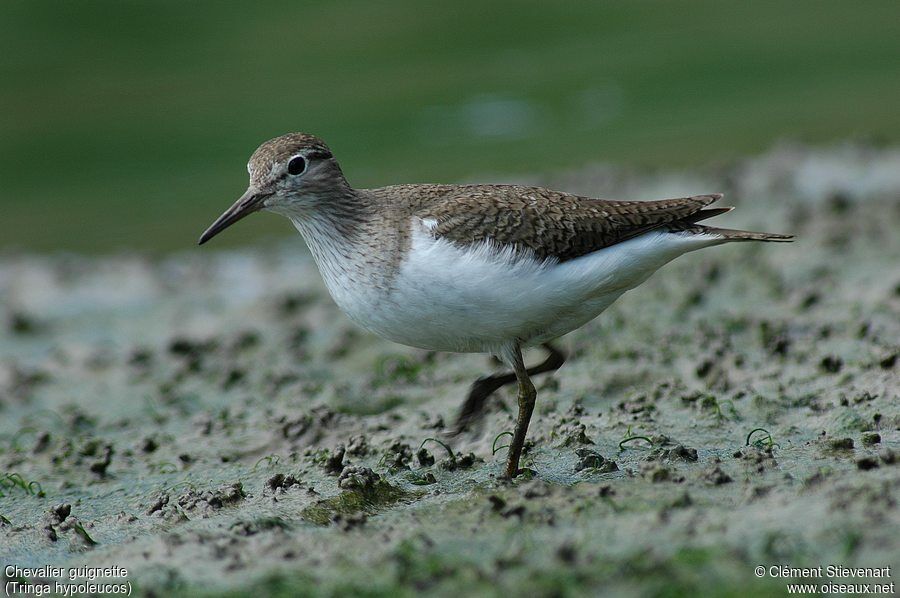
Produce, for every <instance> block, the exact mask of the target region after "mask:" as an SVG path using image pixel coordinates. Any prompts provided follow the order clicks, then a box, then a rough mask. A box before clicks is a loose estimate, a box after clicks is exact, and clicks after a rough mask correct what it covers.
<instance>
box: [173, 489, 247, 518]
mask: <svg viewBox="0 0 900 598" xmlns="http://www.w3.org/2000/svg"><path fill="white" fill-rule="evenodd" d="M246 496H247V494H246V493H245V492H244V487H243V485H242V484H241V483H240V482H234V483H232V484H225V485H222V486H220V487H219V488H217V489H215V490H206V491H203V492H198V491H197V490H193V489H191V490H188V491H187V492H185V493H184V494H182V495H181V496H180V497H178V506H180V507H181V508H182V509H184V510H185V511H201V512H209V511H217V510H219V509H222V508H224V507H228V506H233V505H236V504H237V503H239V502H241V501H242V500H244V498H246Z"/></svg>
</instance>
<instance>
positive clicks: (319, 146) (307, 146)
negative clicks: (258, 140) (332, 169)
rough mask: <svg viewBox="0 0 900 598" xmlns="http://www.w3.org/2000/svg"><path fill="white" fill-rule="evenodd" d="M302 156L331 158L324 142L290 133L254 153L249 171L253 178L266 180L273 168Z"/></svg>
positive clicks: (274, 139)
mask: <svg viewBox="0 0 900 598" xmlns="http://www.w3.org/2000/svg"><path fill="white" fill-rule="evenodd" d="M300 154H302V155H303V156H305V157H307V158H319V159H327V158H331V150H330V149H328V146H327V145H326V144H325V142H324V141H322V140H321V139H319V138H318V137H316V136H315V135H310V134H309V133H288V134H287V135H281V136H280V137H275V138H273V139H269V140H268V141H266V142H265V143H263V144H262V145H260V146H259V147H258V148H256V151H255V152H253V155H252V156H250V162H248V163H247V170H248V171H249V173H250V176H251V177H252V178H264V177H265V175H266V174H268V173H269V172H271V170H272V166H273V165H275V164H278V163H281V162H284V161H286V160H289V159H291V158H293V157H294V156H297V155H300Z"/></svg>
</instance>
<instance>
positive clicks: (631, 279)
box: [329, 222, 720, 353]
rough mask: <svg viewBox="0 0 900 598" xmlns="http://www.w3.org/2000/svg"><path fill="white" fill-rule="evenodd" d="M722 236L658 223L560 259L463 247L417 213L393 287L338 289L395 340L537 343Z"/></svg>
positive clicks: (355, 313) (368, 322) (467, 346)
mask: <svg viewBox="0 0 900 598" xmlns="http://www.w3.org/2000/svg"><path fill="white" fill-rule="evenodd" d="M719 240H720V239H719V238H718V237H714V236H698V235H687V234H679V233H669V232H650V233H646V234H644V235H641V236H639V237H636V238H634V239H630V240H628V241H625V242H622V243H618V244H616V245H613V246H611V247H608V248H606V249H601V250H599V251H596V252H594V253H590V254H588V255H585V256H582V257H579V258H576V259H574V260H570V261H567V262H563V263H557V262H555V261H544V262H541V261H538V260H534V259H529V258H525V259H522V258H519V259H516V258H515V257H514V255H513V253H512V252H510V251H505V250H499V251H498V250H497V249H496V248H495V247H493V246H491V245H489V244H482V245H479V246H477V247H473V248H467V249H462V248H460V247H458V246H456V245H454V244H452V243H450V242H448V241H445V240H436V239H434V238H433V237H432V236H431V235H430V234H428V232H427V229H426V228H425V226H424V225H422V224H421V222H418V223H417V225H416V224H414V230H413V236H412V243H411V247H410V251H409V254H408V255H407V257H406V258H405V259H404V260H403V262H402V264H401V265H400V268H399V271H398V272H397V275H396V277H395V279H394V281H393V285H392V288H391V291H390V292H389V293H387V294H381V295H380V296H377V297H376V296H374V295H373V294H372V293H371V292H369V291H371V289H370V290H369V291H365V290H362V289H360V291H359V292H358V293H355V292H351V293H350V294H349V295H347V294H346V290H347V289H345V293H344V296H343V297H340V298H338V297H337V296H336V297H335V299H337V300H338V304H339V305H340V306H341V307H342V308H343V309H344V311H346V312H347V313H348V315H349V316H350V317H351V318H352V319H353V320H355V321H357V322H358V323H360V324H361V325H363V326H364V327H366V328H368V329H369V330H371V331H373V332H375V333H376V334H378V335H380V336H383V337H385V338H388V339H390V340H392V341H395V342H398V343H402V344H405V345H411V346H414V347H421V348H425V349H432V350H438V351H461V352H494V353H496V352H497V351H498V350H499V348H500V347H501V346H502V345H503V344H504V343H508V342H509V341H510V340H519V341H521V342H523V343H524V344H534V343H538V342H543V341H545V340H550V339H553V338H556V337H559V336H562V335H563V334H566V333H567V332H570V331H572V330H574V329H576V328H578V327H580V326H582V325H583V324H585V323H586V322H588V321H590V320H592V319H593V318H595V317H596V316H597V315H599V314H600V313H601V312H602V311H603V310H605V309H606V308H607V307H609V306H610V305H611V304H612V303H613V302H614V301H615V300H616V299H617V298H618V297H619V296H620V295H622V293H624V292H625V291H627V290H629V289H631V288H634V287H635V286H637V285H639V284H640V283H642V282H643V281H644V280H646V279H647V277H649V276H650V275H651V274H652V273H653V272H654V271H655V270H657V269H658V268H659V267H660V266H662V265H663V264H665V263H666V262H669V261H670V260H672V259H674V258H675V257H677V256H679V255H681V254H682V253H685V252H687V251H691V250H693V249H698V248H700V247H704V246H707V245H711V244H715V243H716V242H718V241H719ZM329 286H330V285H329Z"/></svg>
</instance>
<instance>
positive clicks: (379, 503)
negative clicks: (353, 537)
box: [300, 466, 416, 527]
mask: <svg viewBox="0 0 900 598" xmlns="http://www.w3.org/2000/svg"><path fill="white" fill-rule="evenodd" d="M338 487H339V488H340V489H341V490H342V492H341V493H340V494H338V495H337V496H334V497H331V498H325V499H321V500H318V501H316V502H315V503H314V504H312V505H310V506H308V507H306V508H305V509H303V511H302V512H301V513H300V516H301V517H302V518H303V519H305V520H306V521H309V522H310V523H315V524H317V525H328V524H329V523H332V522H339V523H342V525H345V526H346V524H347V522H348V521H350V519H348V518H351V519H352V518H353V517H356V516H359V515H365V516H368V515H373V514H375V513H377V512H378V511H379V510H380V509H383V508H386V507H389V506H390V505H393V504H395V503H397V502H399V501H402V500H407V499H410V498H413V497H415V496H416V495H415V494H414V493H410V492H406V491H404V490H402V489H400V488H398V487H397V486H394V485H392V484H391V483H389V482H388V481H386V480H384V479H383V478H381V476H379V475H378V474H377V473H375V472H374V471H372V470H371V469H369V468H368V467H355V466H348V467H346V468H345V469H344V471H342V472H341V476H340V478H339V479H338ZM350 527H353V525H351V526H350Z"/></svg>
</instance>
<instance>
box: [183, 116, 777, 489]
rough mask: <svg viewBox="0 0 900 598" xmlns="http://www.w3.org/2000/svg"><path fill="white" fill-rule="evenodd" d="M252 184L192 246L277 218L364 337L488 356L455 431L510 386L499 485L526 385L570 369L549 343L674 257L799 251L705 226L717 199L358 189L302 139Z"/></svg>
mask: <svg viewBox="0 0 900 598" xmlns="http://www.w3.org/2000/svg"><path fill="white" fill-rule="evenodd" d="M247 170H248V172H249V173H250V186H249V187H248V189H247V191H246V192H245V193H244V194H243V195H242V196H241V197H240V199H238V200H237V201H236V202H235V203H234V205H232V206H231V207H230V208H228V210H226V211H225V213H224V214H222V215H221V216H220V217H219V218H218V219H217V220H216V221H215V222H213V224H212V225H211V226H210V227H209V228H208V229H207V230H206V232H204V233H203V235H202V236H201V237H200V244H203V243H205V242H206V241H208V240H210V239H211V238H212V237H214V236H215V235H217V234H218V233H220V232H222V231H223V230H224V229H225V228H227V227H228V226H230V225H232V224H234V223H235V222H237V221H238V220H240V219H242V218H244V217H245V216H247V215H249V214H252V213H253V212H256V211H259V210H268V211H271V212H275V213H277V214H281V215H283V216H286V217H287V218H289V219H290V220H291V222H293V223H294V226H295V227H296V228H297V230H298V231H300V234H301V235H302V236H303V238H304V239H305V240H306V243H307V245H308V246H309V249H310V251H311V252H312V255H313V258H314V259H315V262H316V265H317V266H318V268H319V271H320V272H321V274H322V278H323V279H324V281H325V285H326V286H327V288H328V291H329V292H330V294H331V296H332V297H333V299H334V301H335V302H336V303H337V305H338V306H339V307H340V308H341V309H342V310H343V311H344V312H345V313H346V314H347V316H349V317H350V319H351V320H353V321H354V322H356V323H357V324H359V325H360V326H362V327H363V328H365V329H367V330H369V331H371V332H373V333H375V334H377V335H378V336H381V337H384V338H386V339H389V340H391V341H394V342H397V343H401V344H404V345H410V346H413V347H420V348H423V349H429V350H434V351H452V352H467V353H488V354H492V355H494V356H495V357H497V358H498V359H499V360H500V361H502V362H503V363H504V364H506V365H507V366H508V367H509V368H510V370H511V372H507V373H499V374H493V375H490V376H485V377H482V378H479V379H478V380H477V381H476V382H475V383H474V384H473V385H472V388H471V390H470V391H469V394H468V396H467V398H466V400H465V402H464V403H463V406H462V409H461V410H460V413H459V416H458V417H457V422H456V428H455V429H456V431H461V430H462V429H464V428H465V427H466V426H467V425H468V424H470V423H471V422H473V421H474V420H475V419H477V417H478V416H479V414H480V413H481V411H482V407H483V405H484V403H485V400H486V399H487V397H488V396H489V395H490V394H491V393H492V392H494V391H495V390H497V389H498V388H500V387H501V386H504V385H506V384H511V383H513V382H517V383H518V416H517V418H516V424H515V430H514V432H513V438H512V441H511V443H510V446H509V452H508V454H507V460H506V468H505V477H507V478H513V477H515V476H516V475H518V473H519V472H520V469H519V458H520V456H521V454H522V448H523V445H524V443H525V435H526V433H527V431H528V424H529V422H530V420H531V415H532V411H533V410H534V405H535V398H536V395H537V393H536V391H535V388H534V385H533V384H532V382H531V377H532V376H535V375H538V374H541V373H545V372H551V371H554V370H556V369H558V368H559V367H560V366H561V365H562V364H563V362H564V361H565V355H564V354H563V353H562V352H561V351H560V350H558V349H557V348H556V347H554V346H553V345H552V344H551V343H552V342H553V341H555V340H556V339H558V338H559V337H561V336H563V335H564V334H566V333H568V332H571V331H572V330H575V329H576V328H579V327H580V326H583V325H584V324H585V323H587V322H589V321H591V320H593V319H594V318H595V317H597V316H598V315H599V314H600V313H601V312H602V311H603V310H605V309H606V308H607V307H609V306H610V305H611V304H612V303H613V302H614V301H615V300H616V299H618V298H619V297H620V296H621V295H622V294H623V293H624V292H625V291H628V290H629V289H633V288H634V287H636V286H638V285H639V284H641V283H642V282H644V281H645V280H647V278H648V277H649V276H650V275H651V274H652V273H653V272H655V271H656V270H657V269H659V268H660V267H661V266H663V265H664V264H666V263H667V262H669V261H671V260H673V259H674V258H676V257H678V256H679V255H681V254H683V253H686V252H688V251H693V250H695V249H700V248H702V247H709V246H711V245H719V244H721V243H728V242H731V241H791V240H792V239H793V237H792V236H790V235H780V234H774V233H759V232H749V231H742V230H731V229H725V228H715V227H712V226H706V225H703V224H699V222H700V221H702V220H706V219H707V218H710V217H712V216H716V215H719V214H722V213H724V212H727V211H729V210H730V209H731V208H708V207H707V206H709V205H710V204H712V203H713V202H715V201H716V200H718V199H719V198H720V197H721V194H718V193H715V194H710V195H695V196H693V197H681V198H677V199H663V200H658V201H610V200H603V199H593V198H589V197H582V196H578V195H572V194H569V193H564V192H561V191H551V190H550V189H544V188H541V187H528V186H519V185H432V184H413V185H393V186H390V187H382V188H379V189H354V188H353V187H351V186H350V184H349V183H348V182H347V180H346V178H344V175H343V173H342V171H341V168H340V166H339V165H338V162H337V160H335V158H334V156H333V155H332V153H331V150H329V148H328V146H327V145H326V144H325V143H324V142H323V141H322V140H321V139H319V138H318V137H315V136H314V135H309V134H306V133H291V134H288V135H282V136H281V137H276V138H274V139H271V140H269V141H266V142H265V143H263V144H262V145H261V146H259V148H258V149H257V150H256V151H255V152H254V153H253V155H252V156H251V158H250V162H249V163H248V165H247ZM534 345H542V346H543V347H544V348H545V349H546V350H547V352H548V356H547V358H546V359H545V360H544V361H543V362H542V363H540V364H538V365H536V366H533V367H530V368H529V367H526V366H525V364H524V362H523V359H522V349H523V348H526V347H529V346H534Z"/></svg>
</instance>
